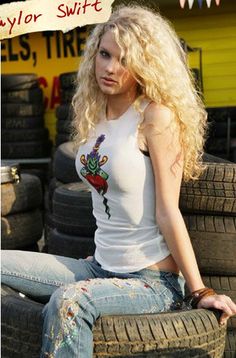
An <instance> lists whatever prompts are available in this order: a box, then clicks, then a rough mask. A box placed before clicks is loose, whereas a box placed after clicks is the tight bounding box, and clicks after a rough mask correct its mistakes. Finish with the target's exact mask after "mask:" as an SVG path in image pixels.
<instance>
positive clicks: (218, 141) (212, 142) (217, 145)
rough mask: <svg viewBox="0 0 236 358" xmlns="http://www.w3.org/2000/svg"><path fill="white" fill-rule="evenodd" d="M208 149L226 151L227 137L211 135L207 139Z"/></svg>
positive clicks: (215, 152) (212, 151)
mask: <svg viewBox="0 0 236 358" xmlns="http://www.w3.org/2000/svg"><path fill="white" fill-rule="evenodd" d="M231 140H235V138H232V137H231ZM205 147H206V150H207V151H208V152H209V153H214V154H217V153H226V152H227V139H226V137H225V138H214V137H209V138H208V139H207V141H206V145H205Z"/></svg>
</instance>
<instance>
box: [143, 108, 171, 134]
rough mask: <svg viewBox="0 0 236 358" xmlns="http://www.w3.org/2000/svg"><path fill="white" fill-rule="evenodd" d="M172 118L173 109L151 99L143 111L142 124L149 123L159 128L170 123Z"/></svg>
mask: <svg viewBox="0 0 236 358" xmlns="http://www.w3.org/2000/svg"><path fill="white" fill-rule="evenodd" d="M173 118H174V111H173V110H171V109H170V108H169V107H167V106H165V105H164V104H159V103H156V102H153V101H151V102H150V103H149V104H148V105H147V107H146V108H145V111H144V120H143V123H144V124H147V125H148V124H149V125H150V124H151V125H153V126H155V127H158V128H159V129H164V128H166V127H167V126H169V125H170V123H171V122H172V120H173Z"/></svg>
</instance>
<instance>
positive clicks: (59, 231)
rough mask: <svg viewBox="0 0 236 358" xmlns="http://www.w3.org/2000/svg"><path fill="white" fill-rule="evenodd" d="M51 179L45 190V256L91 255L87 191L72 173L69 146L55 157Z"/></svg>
mask: <svg viewBox="0 0 236 358" xmlns="http://www.w3.org/2000/svg"><path fill="white" fill-rule="evenodd" d="M53 173H54V178H52V179H51V181H50V184H49V190H48V205H47V208H48V211H47V214H46V218H47V219H46V223H47V224H46V225H47V227H46V230H45V231H46V232H47V233H48V235H47V236H48V242H47V244H48V252H49V253H52V254H57V255H63V256H68V257H74V258H80V257H81V258H85V257H87V256H90V255H92V254H93V253H94V249H95V245H94V232H95V229H96V224H95V219H94V217H93V215H92V200H91V192H90V190H89V189H88V188H87V187H86V186H85V185H84V184H83V183H82V182H81V181H80V179H79V177H78V174H77V172H76V170H75V148H74V145H73V143H72V142H66V143H63V144H61V145H60V146H59V147H58V148H57V150H56V152H55V155H54V161H53Z"/></svg>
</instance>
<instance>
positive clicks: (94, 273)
mask: <svg viewBox="0 0 236 358" xmlns="http://www.w3.org/2000/svg"><path fill="white" fill-rule="evenodd" d="M2 282H3V283H5V284H7V285H9V286H11V287H13V288H15V289H17V290H19V291H21V292H23V293H24V294H26V295H30V296H31V297H35V298H37V299H38V300H41V301H42V302H47V301H48V300H49V302H48V303H47V304H46V305H45V307H44V310H43V316H44V327H43V342H42V351H41V355H40V357H41V358H46V357H48V358H51V357H53V358H65V357H66V358H78V357H79V358H91V357H92V355H93V335H92V327H93V324H94V322H95V321H96V319H97V318H98V317H99V316H101V315H111V314H114V315H122V314H140V313H157V312H161V311H170V310H175V309H179V308H180V307H181V304H182V300H183V295H184V284H185V280H184V278H183V277H181V276H179V275H177V274H174V273H171V272H166V271H157V270H150V269H142V270H140V271H137V272H132V273H125V274H121V273H115V272H110V271H105V270H103V269H102V268H101V266H100V265H99V263H98V262H97V261H96V260H95V258H94V257H93V259H92V260H91V261H88V260H83V259H79V260H76V259H72V258H66V257H62V256H56V255H49V254H42V253H40V254H39V253H32V252H30V253H29V252H24V251H12V250H11V251H6V250H4V251H3V252H2ZM60 286H62V287H60ZM59 287H60V288H59Z"/></svg>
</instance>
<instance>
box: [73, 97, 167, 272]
mask: <svg viewBox="0 0 236 358" xmlns="http://www.w3.org/2000/svg"><path fill="white" fill-rule="evenodd" d="M148 103H149V102H148V101H147V100H143V101H142V103H141V109H142V110H144V109H145V108H146V106H147V105H148ZM140 120H141V116H140V113H139V112H138V111H137V110H136V109H135V108H134V106H133V105H131V106H130V107H129V108H128V109H127V111H126V112H125V113H123V114H122V115H121V116H120V117H119V118H118V119H115V120H106V118H103V119H101V120H100V121H99V123H98V124H97V125H96V128H95V131H93V133H92V134H91V135H90V136H89V139H88V141H87V142H86V143H85V144H83V145H81V146H80V147H79V150H78V153H77V155H76V170H77V172H78V175H79V176H80V178H81V179H82V180H83V181H84V182H85V183H86V184H88V185H89V187H90V188H91V192H92V202H93V215H94V216H95V218H96V223H97V230H96V232H95V237H94V240H95V244H96V250H95V258H96V260H97V261H98V262H99V263H100V264H101V266H102V268H103V269H104V270H108V271H113V272H120V273H125V272H135V271H138V270H141V269H143V268H145V267H147V266H149V265H152V264H154V263H155V262H159V261H161V260H163V259H164V258H165V257H167V256H168V255H169V254H170V251H169V249H168V247H167V244H166V242H165V240H164V238H163V235H162V234H161V232H160V230H159V228H158V226H157V223H156V210H155V185H154V174H153V169H152V164H151V160H150V158H149V157H148V156H146V155H144V154H143V153H142V152H141V151H140V149H139V147H138V140H137V135H138V124H139V122H140Z"/></svg>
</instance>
